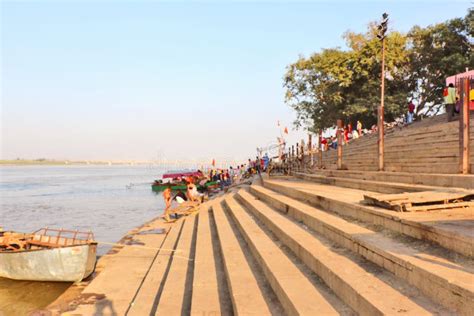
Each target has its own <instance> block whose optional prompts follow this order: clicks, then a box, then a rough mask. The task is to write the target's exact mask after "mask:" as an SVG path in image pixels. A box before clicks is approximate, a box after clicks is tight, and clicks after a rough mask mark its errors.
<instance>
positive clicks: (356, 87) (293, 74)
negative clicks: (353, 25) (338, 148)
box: [284, 25, 408, 131]
mask: <svg viewBox="0 0 474 316" xmlns="http://www.w3.org/2000/svg"><path fill="white" fill-rule="evenodd" d="M344 38H345V40H346V43H347V46H348V48H349V49H346V50H342V49H339V48H335V49H325V50H323V51H322V52H320V53H314V54H313V55H311V56H310V57H309V58H304V57H300V58H299V59H298V61H297V62H295V63H293V64H291V65H289V66H288V67H287V73H286V75H285V77H284V86H285V88H286V102H287V103H288V104H289V105H290V106H291V107H293V108H294V109H295V110H296V113H297V119H296V121H295V125H296V126H297V127H301V126H304V127H306V128H308V129H309V130H312V131H316V130H319V129H324V128H328V127H331V126H334V124H335V122H336V120H337V119H343V120H345V121H346V122H349V121H355V120H361V121H362V122H363V124H364V125H365V126H370V125H372V124H373V123H375V122H376V119H377V116H376V109H377V106H378V104H379V102H380V82H381V42H380V40H379V39H378V38H377V36H376V28H375V25H371V26H370V27H369V30H368V32H367V33H365V34H359V33H353V32H347V33H346V34H345V35H344ZM386 45H387V54H386V59H385V61H386V79H387V80H386V91H387V98H386V100H385V106H386V116H387V117H388V119H392V118H394V117H396V116H398V115H399V114H400V113H401V112H402V111H403V108H404V107H406V105H405V103H406V95H407V91H406V90H405V89H406V87H405V85H403V84H402V82H403V80H404V77H405V76H406V71H407V67H406V63H407V60H408V55H407V53H406V49H405V47H406V37H405V36H404V35H402V34H400V33H398V32H391V33H390V34H389V35H388V36H387V39H386Z"/></svg>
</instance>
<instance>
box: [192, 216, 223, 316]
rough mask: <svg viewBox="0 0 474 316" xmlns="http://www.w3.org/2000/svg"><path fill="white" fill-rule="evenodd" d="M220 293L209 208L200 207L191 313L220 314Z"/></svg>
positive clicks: (221, 311)
mask: <svg viewBox="0 0 474 316" xmlns="http://www.w3.org/2000/svg"><path fill="white" fill-rule="evenodd" d="M220 295H222V294H221V293H220V291H219V284H218V277H217V268H216V254H215V253H214V249H213V243H212V236H211V224H210V219H209V209H207V208H206V209H201V210H200V212H199V215H198V225H197V233H196V254H195V258H194V278H193V286H192V299H191V314H192V315H208V314H214V315H219V314H222V313H223V310H222V308H221V307H222V306H221V302H220V299H219V297H220Z"/></svg>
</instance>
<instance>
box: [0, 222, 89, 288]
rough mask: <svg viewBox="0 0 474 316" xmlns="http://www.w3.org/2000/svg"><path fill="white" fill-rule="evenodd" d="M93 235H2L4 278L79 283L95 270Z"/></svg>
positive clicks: (40, 232)
mask: <svg viewBox="0 0 474 316" xmlns="http://www.w3.org/2000/svg"><path fill="white" fill-rule="evenodd" d="M96 250H97V242H96V241H94V235H93V234H92V233H91V232H79V231H68V230H63V229H50V228H42V229H40V230H38V231H36V232H34V233H31V234H23V233H15V232H0V277H4V278H9V279H15V280H28V281H62V282H78V281H81V280H83V279H85V278H87V277H88V276H90V275H91V274H92V273H93V272H94V269H95V264H96Z"/></svg>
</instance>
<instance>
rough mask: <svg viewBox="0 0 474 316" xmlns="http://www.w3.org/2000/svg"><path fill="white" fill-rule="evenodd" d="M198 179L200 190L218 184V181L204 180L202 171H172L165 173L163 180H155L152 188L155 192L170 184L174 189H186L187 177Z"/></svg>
mask: <svg viewBox="0 0 474 316" xmlns="http://www.w3.org/2000/svg"><path fill="white" fill-rule="evenodd" d="M189 178H192V179H196V180H197V181H196V183H195V184H196V187H197V189H198V190H199V191H204V190H207V189H209V188H214V187H216V186H217V185H218V183H217V181H203V179H204V175H203V173H202V172H201V171H199V170H197V171H188V170H185V171H172V172H168V173H165V174H163V176H162V179H161V180H155V182H153V183H152V185H151V189H152V190H153V191H155V192H161V191H164V190H165V189H166V188H167V187H168V186H170V187H171V190H173V191H178V190H181V191H186V188H187V182H186V179H189Z"/></svg>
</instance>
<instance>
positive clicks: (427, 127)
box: [316, 115, 474, 174]
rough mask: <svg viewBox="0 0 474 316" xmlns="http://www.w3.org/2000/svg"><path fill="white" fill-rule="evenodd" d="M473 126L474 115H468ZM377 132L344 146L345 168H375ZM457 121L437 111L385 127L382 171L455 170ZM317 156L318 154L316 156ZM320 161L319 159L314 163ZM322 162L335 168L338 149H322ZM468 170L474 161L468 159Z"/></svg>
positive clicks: (472, 154)
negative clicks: (429, 115)
mask: <svg viewBox="0 0 474 316" xmlns="http://www.w3.org/2000/svg"><path fill="white" fill-rule="evenodd" d="M470 125H471V126H474V119H471V123H470ZM377 137H378V136H377V133H375V134H368V135H364V136H363V137H360V138H358V139H354V140H352V141H350V142H349V143H348V144H347V145H344V146H343V167H344V168H345V169H348V170H362V171H376V170H378V145H377V144H378V143H377ZM470 139H471V144H470V160H471V162H473V161H474V128H472V127H471V129H470ZM459 152H460V150H459V122H458V121H452V122H447V118H446V115H439V116H435V117H431V118H427V119H425V120H423V121H420V122H415V123H413V124H411V125H409V126H406V127H403V128H399V127H393V128H390V129H387V130H386V131H385V151H384V155H385V157H384V159H385V166H384V170H385V171H395V172H417V173H442V174H449V173H458V171H459ZM316 158H317V157H316ZM317 164H318V165H319V162H318V163H317ZM322 166H323V167H324V168H326V169H336V168H337V150H334V149H330V150H328V151H325V152H323V153H322ZM471 170H474V164H473V163H471Z"/></svg>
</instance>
